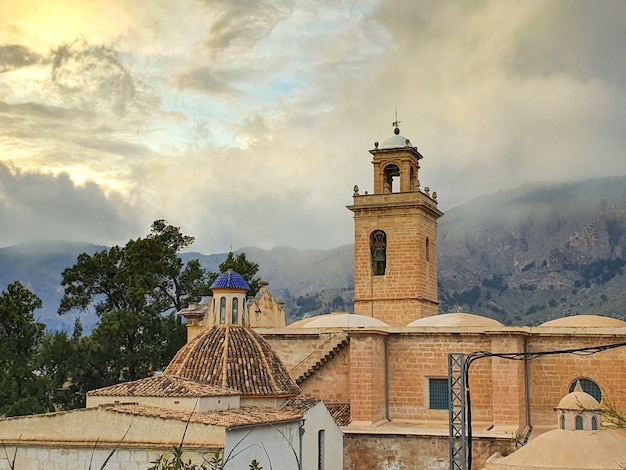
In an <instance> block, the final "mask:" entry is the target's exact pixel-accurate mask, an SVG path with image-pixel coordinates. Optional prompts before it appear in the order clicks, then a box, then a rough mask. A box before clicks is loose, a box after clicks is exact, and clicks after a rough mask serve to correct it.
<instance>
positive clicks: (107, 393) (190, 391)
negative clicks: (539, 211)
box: [87, 375, 240, 397]
mask: <svg viewBox="0 0 626 470" xmlns="http://www.w3.org/2000/svg"><path fill="white" fill-rule="evenodd" d="M87 395H88V396H95V397H103V396H104V397H111V396H115V397H224V396H232V395H240V393H239V392H238V391H236V390H233V389H230V388H224V387H218V386H215V385H210V384H203V383H198V382H195V381H193V380H189V379H184V378H181V377H176V376H174V375H158V376H155V377H148V378H145V379H141V380H134V381H132V382H123V383H120V384H115V385H111V386H109V387H104V388H98V389H96V390H91V391H89V392H87Z"/></svg>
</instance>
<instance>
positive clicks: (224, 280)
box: [210, 269, 250, 290]
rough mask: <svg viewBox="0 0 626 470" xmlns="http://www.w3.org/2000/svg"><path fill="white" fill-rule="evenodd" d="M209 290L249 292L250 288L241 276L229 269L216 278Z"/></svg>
mask: <svg viewBox="0 0 626 470" xmlns="http://www.w3.org/2000/svg"><path fill="white" fill-rule="evenodd" d="M210 289H245V290H250V286H249V285H248V283H247V282H246V280H245V279H244V278H243V276H242V275H241V274H239V273H236V272H235V271H232V270H231V269H229V270H228V271H226V272H225V273H222V274H220V275H219V276H217V279H215V281H214V282H213V284H211V287H210Z"/></svg>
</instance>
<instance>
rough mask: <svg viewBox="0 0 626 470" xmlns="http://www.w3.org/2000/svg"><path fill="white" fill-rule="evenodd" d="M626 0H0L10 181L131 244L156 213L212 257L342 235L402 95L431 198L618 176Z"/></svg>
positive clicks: (102, 234)
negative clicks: (101, 220) (35, 184)
mask: <svg viewBox="0 0 626 470" xmlns="http://www.w3.org/2000/svg"><path fill="white" fill-rule="evenodd" d="M5 4H6V5H5ZM622 10H623V3H621V2H620V1H610V0H607V1H604V2H601V3H596V2H592V3H590V2H586V1H585V0H570V1H564V0H563V1H562V0H526V1H518V0H486V1H481V2H459V1H446V0H437V1H414V0H370V1H363V2H349V1H345V2H336V1H332V2H331V1H328V2H297V1H288V0H274V1H272V0H264V1H249V0H237V1H234V0H183V1H181V2H174V1H170V0H166V1H163V2H156V3H155V2H152V3H150V4H148V3H146V2H133V1H130V0H113V1H109V0H107V1H104V0H93V1H86V0H74V1H54V0H51V1H49V2H44V3H42V2H39V1H33V0H31V1H28V0H27V1H24V2H9V1H8V0H7V1H4V2H2V5H0V11H2V12H3V14H2V15H1V17H0V163H1V162H3V163H4V166H3V168H4V175H5V176H4V178H5V180H4V181H5V183H4V184H5V185H9V184H11V185H12V184H15V181H18V180H19V181H26V180H29V181H31V180H33V179H34V178H36V177H39V178H41V181H44V182H45V184H46V185H51V186H54V185H56V187H57V188H58V187H64V188H65V190H66V191H67V194H71V197H73V198H78V199H80V201H82V202H80V201H76V204H79V202H80V203H81V204H82V203H84V204H95V206H98V205H99V207H103V208H104V207H106V208H107V209H106V210H108V211H109V214H110V217H109V219H110V220H115V221H116V224H117V226H116V229H115V230H100V231H99V232H97V233H94V232H93V231H91V230H90V229H89V227H90V226H91V225H94V224H93V223H92V219H93V218H96V217H97V211H96V210H94V211H91V212H90V213H89V212H87V211H84V212H81V214H82V217H81V218H73V219H72V220H71V221H70V220H69V219H67V220H66V222H67V223H66V224H65V227H66V230H67V232H68V234H70V233H71V234H72V236H74V237H75V236H76V235H82V236H84V237H86V238H85V240H86V241H92V242H96V243H108V244H110V243H124V242H125V241H126V240H127V239H128V238H129V237H131V236H139V235H141V234H142V233H143V232H145V231H147V230H148V228H149V223H150V222H151V221H152V220H154V219H157V218H165V219H167V220H168V221H170V222H171V223H174V224H176V225H179V226H181V227H182V228H183V230H185V231H186V232H187V233H189V234H191V235H194V236H195V237H196V240H197V241H196V245H195V246H194V248H195V249H198V250H202V251H205V252H213V251H224V250H226V249H228V247H229V246H230V245H231V244H232V245H233V247H235V248H237V247H240V246H250V245H255V246H261V247H264V248H271V247H273V246H276V245H291V246H296V247H300V248H304V247H312V248H330V247H334V246H337V245H340V244H344V243H349V242H351V240H352V225H351V224H352V219H351V216H350V213H349V211H347V209H346V208H345V205H346V204H349V203H350V201H351V194H352V187H353V186H354V184H358V185H359V186H360V187H361V188H362V189H363V190H368V189H371V185H372V173H371V164H370V160H371V156H370V154H369V153H368V150H369V149H370V148H372V147H373V146H374V141H381V140H384V139H385V138H386V137H388V136H389V135H390V133H391V122H392V121H393V120H394V119H395V111H396V110H397V112H398V116H399V118H400V120H401V121H402V123H401V125H400V127H401V130H402V134H403V135H405V136H406V137H408V138H410V139H411V141H412V142H413V144H414V145H417V146H418V148H419V149H420V151H421V152H422V153H423V154H424V155H425V159H424V160H423V162H422V168H421V170H420V172H421V174H420V179H421V180H422V184H423V185H424V186H430V187H431V188H432V189H433V190H436V191H437V192H438V194H439V201H440V205H441V207H442V208H443V209H446V208H449V207H451V206H452V205H456V204H459V203H462V202H464V201H466V200H467V199H469V198H473V197H476V196H479V195H483V194H487V193H491V192H495V191H497V190H500V189H506V188H509V187H513V186H517V185H520V184H523V183H525V182H528V181H535V180H548V181H549V180H561V179H568V180H576V179H581V178H585V177H590V176H605V175H613V174H623V173H625V172H626V161H624V159H623V155H622V154H623V150H622V149H623V148H624V144H625V143H626V142H625V140H626V136H625V135H624V133H623V129H622V127H623V124H622V123H623V122H626V116H625V113H626V93H625V85H624V82H623V77H624V74H625V72H626V64H625V62H626V61H624V57H626V50H625V49H626V45H625V44H624V41H623V37H622V36H623V31H624V22H625V21H626V20H625V19H624V15H623V11H622ZM591 155H593V159H591V158H590V156H591ZM37 175H38V176H37ZM9 182H10V183H9ZM7 187H8V186H7ZM11 187H13V186H11ZM0 192H3V194H4V197H5V198H7V197H9V196H8V195H9V194H10V192H8V191H7V190H6V189H5V190H3V188H2V187H0ZM62 194H65V193H63V192H61V191H50V192H48V193H47V196H46V197H47V198H48V200H49V202H50V203H51V204H54V203H55V202H56V198H60V197H62V196H61V195H62ZM11 197H12V198H13V202H12V203H11V204H12V206H11V207H13V208H14V209H13V210H14V211H19V210H21V209H20V208H22V209H23V210H26V208H27V207H31V209H29V210H31V211H33V212H34V211H35V208H39V207H40V206H38V205H34V204H31V205H30V206H29V205H28V204H26V205H20V204H19V201H18V199H20V198H25V199H27V198H28V191H26V190H24V191H19V192H17V193H16V194H15V195H11ZM59 204H60V207H63V204H62V203H61V202H59ZM114 204H117V205H119V207H120V209H119V211H116V210H115V209H114V208H113V205H114ZM103 210H104V209H103ZM79 212H80V211H79ZM7 214H8V212H7V211H6V210H5V212H3V213H0V216H3V217H6V216H7ZM12 214H13V215H14V214H15V212H13V213H12ZM42 220H44V221H46V222H47V221H48V219H46V218H43V219H42ZM130 220H132V222H130ZM1 221H2V220H1V219H0V222H1ZM50 223H51V222H50ZM54 226H55V227H62V226H63V225H59V224H55V225H54ZM20 233H24V236H25V237H26V236H27V232H26V231H24V232H20V231H19V230H18V229H17V228H16V229H14V230H13V234H12V235H11V237H5V238H4V239H2V237H0V246H2V245H5V244H7V243H11V242H13V241H14V240H15V239H19V236H20ZM58 236H59V237H60V238H64V236H63V233H62V229H61V228H59V229H58ZM68 238H69V235H68Z"/></svg>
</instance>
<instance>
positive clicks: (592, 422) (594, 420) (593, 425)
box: [591, 416, 598, 431]
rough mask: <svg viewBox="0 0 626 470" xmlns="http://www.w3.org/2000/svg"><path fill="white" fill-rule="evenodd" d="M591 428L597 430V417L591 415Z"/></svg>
mask: <svg viewBox="0 0 626 470" xmlns="http://www.w3.org/2000/svg"><path fill="white" fill-rule="evenodd" d="M591 430H592V431H597V430H598V418H596V417H595V416H592V417H591Z"/></svg>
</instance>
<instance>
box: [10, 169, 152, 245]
mask: <svg viewBox="0 0 626 470" xmlns="http://www.w3.org/2000/svg"><path fill="white" fill-rule="evenodd" d="M0 220H1V221H2V237H3V242H5V243H7V244H9V243H10V244H13V243H19V242H22V241H28V240H70V241H84V240H88V241H91V242H94V243H111V242H113V241H115V240H118V239H126V240H128V239H130V238H131V237H137V236H141V235H144V233H147V231H148V230H146V229H145V228H144V227H146V226H147V227H149V224H150V221H149V220H137V219H136V213H135V210H134V209H133V208H132V207H130V206H129V204H128V203H127V202H126V201H124V200H123V199H122V198H121V197H120V196H119V195H118V194H109V195H107V194H105V192H104V191H103V190H102V188H101V187H99V186H98V185H97V184H96V183H93V182H88V183H85V184H83V185H81V186H77V185H75V184H74V183H73V182H72V181H71V180H70V178H69V176H68V175H67V174H64V173H61V174H59V175H58V176H52V175H50V174H45V173H31V172H23V171H20V170H15V171H12V170H11V169H10V168H9V167H7V166H6V165H4V164H2V163H0ZM146 224H148V225H146Z"/></svg>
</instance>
